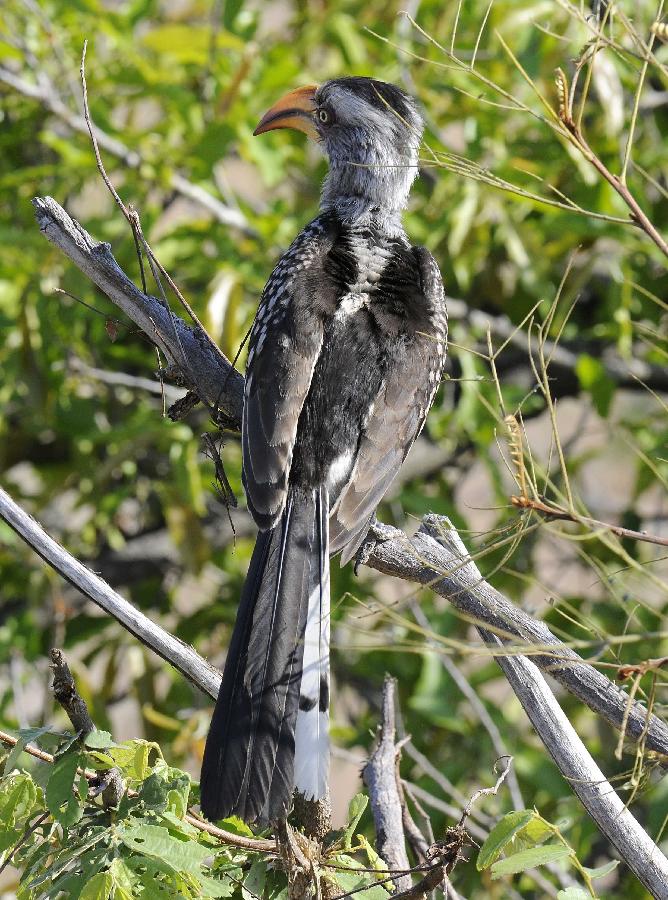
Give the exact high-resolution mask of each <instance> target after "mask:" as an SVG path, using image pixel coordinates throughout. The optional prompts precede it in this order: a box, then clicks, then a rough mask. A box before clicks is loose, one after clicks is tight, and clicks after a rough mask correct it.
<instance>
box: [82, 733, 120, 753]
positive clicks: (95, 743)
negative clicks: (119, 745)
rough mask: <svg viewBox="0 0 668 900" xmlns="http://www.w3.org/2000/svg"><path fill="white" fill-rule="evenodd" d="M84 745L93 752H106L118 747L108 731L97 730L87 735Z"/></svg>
mask: <svg viewBox="0 0 668 900" xmlns="http://www.w3.org/2000/svg"><path fill="white" fill-rule="evenodd" d="M84 744H85V745H86V747H89V748H90V749H91V750H106V749H107V748H109V747H115V746H116V745H115V743H114V741H113V739H112V737H111V734H109V732H108V731H98V730H97V728H96V729H95V730H94V731H91V732H89V733H88V734H87V735H86V739H85V740H84Z"/></svg>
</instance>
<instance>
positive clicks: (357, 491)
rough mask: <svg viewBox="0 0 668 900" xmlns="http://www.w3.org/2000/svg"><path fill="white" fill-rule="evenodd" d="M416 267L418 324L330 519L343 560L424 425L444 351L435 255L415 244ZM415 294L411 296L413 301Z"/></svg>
mask: <svg viewBox="0 0 668 900" xmlns="http://www.w3.org/2000/svg"><path fill="white" fill-rule="evenodd" d="M413 253H414V254H415V256H416V259H417V263H418V270H419V273H420V296H419V297H418V298H417V302H418V304H419V306H420V307H421V310H420V311H421V313H422V315H421V316H420V317H419V318H420V319H421V320H422V327H419V328H418V329H417V330H416V331H415V333H414V334H413V335H412V336H410V338H409V339H405V340H404V341H403V342H402V343H401V344H399V346H398V347H397V349H396V353H395V355H394V357H393V360H392V364H391V368H390V369H389V370H388V371H387V373H386V376H385V379H384V381H383V384H382V387H381V389H380V391H379V392H378V395H377V396H376V399H375V402H374V404H373V409H372V412H371V414H370V416H369V418H368V420H367V422H366V424H365V426H364V429H363V431H362V435H361V439H360V443H359V448H358V452H357V456H356V460H355V464H354V467H353V470H352V472H351V476H350V479H349V481H348V483H347V484H346V486H345V487H344V488H343V490H342V492H341V494H340V496H339V498H338V502H337V503H336V505H335V506H334V508H333V509H332V515H331V519H330V553H332V554H333V553H337V552H339V551H343V552H342V556H341V563H342V565H343V564H345V563H346V562H348V561H349V560H350V559H352V557H353V556H354V555H355V553H356V551H357V549H358V548H359V546H360V544H361V543H362V541H363V540H364V537H365V535H366V532H367V529H368V526H369V522H370V520H371V517H372V516H373V513H374V511H375V509H376V507H377V506H378V504H379V503H380V501H381V499H382V497H383V495H384V494H385V492H386V491H387V489H388V487H389V486H390V484H391V482H392V480H393V479H394V477H395V476H396V474H397V472H398V471H399V468H400V467H401V464H402V462H403V461H404V459H405V457H406V454H407V453H408V451H409V450H410V448H411V446H412V445H413V442H414V441H415V439H416V438H417V436H418V435H419V433H420V431H421V429H422V426H423V425H424V422H425V419H426V417H427V413H428V411H429V407H430V406H431V404H432V402H433V399H434V396H435V394H436V391H437V389H438V386H439V383H440V380H441V373H442V371H443V365H444V362H445V355H446V343H447V311H446V307H445V298H444V293H443V282H442V280H441V274H440V272H439V269H438V265H437V264H436V261H435V260H434V258H433V257H432V255H431V254H430V253H429V251H428V250H425V249H424V248H423V247H415V248H413ZM415 299H416V298H413V301H414V302H415Z"/></svg>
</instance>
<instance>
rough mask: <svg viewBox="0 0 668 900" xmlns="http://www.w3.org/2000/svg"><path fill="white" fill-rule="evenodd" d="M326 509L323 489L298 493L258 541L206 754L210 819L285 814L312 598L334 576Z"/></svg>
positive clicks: (204, 787) (205, 807) (205, 803)
mask: <svg viewBox="0 0 668 900" xmlns="http://www.w3.org/2000/svg"><path fill="white" fill-rule="evenodd" d="M323 494H324V496H323ZM326 504H327V499H326V492H324V491H317V490H316V491H313V492H312V493H309V494H302V493H300V494H297V493H295V492H291V493H290V495H289V497H288V500H287V503H286V507H285V510H284V512H283V515H282V517H281V520H280V522H279V523H278V524H277V525H276V527H275V528H273V529H272V530H271V531H266V532H260V534H259V535H258V539H257V542H256V544H255V549H254V550H253V556H252V558H251V563H250V568H249V571H248V577H247V579H246V583H245V585H244V589H243V593H242V597H241V603H240V605H239V612H238V614H237V621H236V624H235V626H234V633H233V635H232V641H231V643H230V648H229V651H228V654H227V661H226V663H225V671H224V673H223V681H222V684H221V687H220V693H219V694H218V701H217V703H216V708H215V711H214V714H213V719H212V721H211V727H210V729H209V735H208V738H207V742H206V748H205V750H204V761H203V763H202V777H201V806H202V812H203V813H204V815H205V816H206V817H207V818H208V819H211V820H216V819H221V818H225V817H226V816H229V815H237V816H239V817H240V818H242V819H243V820H244V821H246V822H255V821H258V820H259V821H260V822H261V823H262V824H266V823H268V822H270V821H274V820H276V819H278V818H282V817H284V816H286V815H287V812H288V809H289V806H290V802H291V798H292V792H293V788H294V766H295V727H296V722H297V714H298V710H299V705H300V697H299V695H300V684H301V681H302V668H303V658H304V633H305V630H306V622H307V615H308V609H309V595H311V594H313V590H314V582H315V583H320V584H322V582H323V579H324V578H326V573H323V563H322V560H323V550H324V557H325V558H326V559H327V560H328V553H327V547H326V543H325V546H324V547H323V546H322V544H323V536H322V527H321V523H322V521H323V518H326V516H327V508H326ZM323 507H324V508H323ZM324 540H325V542H326V534H325V537H324Z"/></svg>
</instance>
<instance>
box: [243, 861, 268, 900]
mask: <svg viewBox="0 0 668 900" xmlns="http://www.w3.org/2000/svg"><path fill="white" fill-rule="evenodd" d="M266 878H267V864H266V862H265V861H264V860H263V859H258V860H257V862H254V863H253V865H252V866H251V867H250V871H249V873H248V875H246V877H245V878H244V881H243V884H242V886H241V896H242V897H243V900H257V898H258V897H263V896H264V883H265V881H266Z"/></svg>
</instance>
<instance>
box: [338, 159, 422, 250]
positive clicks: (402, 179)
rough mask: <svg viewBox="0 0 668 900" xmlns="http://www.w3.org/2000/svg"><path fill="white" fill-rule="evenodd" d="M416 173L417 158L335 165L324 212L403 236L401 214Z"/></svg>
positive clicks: (349, 223) (344, 221)
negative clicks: (330, 212)
mask: <svg viewBox="0 0 668 900" xmlns="http://www.w3.org/2000/svg"><path fill="white" fill-rule="evenodd" d="M416 173H417V159H415V160H413V159H412V158H411V159H408V158H404V159H402V160H396V161H395V160H388V159H383V160H380V161H376V160H374V159H368V160H366V161H365V162H362V163H351V162H347V161H341V162H332V161H331V159H330V169H329V173H328V174H327V177H326V179H325V183H324V185H323V190H322V199H321V203H320V206H321V209H322V210H323V212H324V211H329V210H333V211H334V212H335V213H336V214H337V216H338V218H339V219H340V220H341V221H342V222H343V223H344V224H346V225H350V226H353V227H354V226H367V225H374V226H376V227H378V228H380V229H381V230H382V231H384V232H387V233H389V234H391V235H392V234H403V225H402V223H401V215H402V212H403V210H404V208H405V206H406V203H407V202H408V194H409V192H410V189H411V185H412V183H413V180H414V178H415V175H416Z"/></svg>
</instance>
